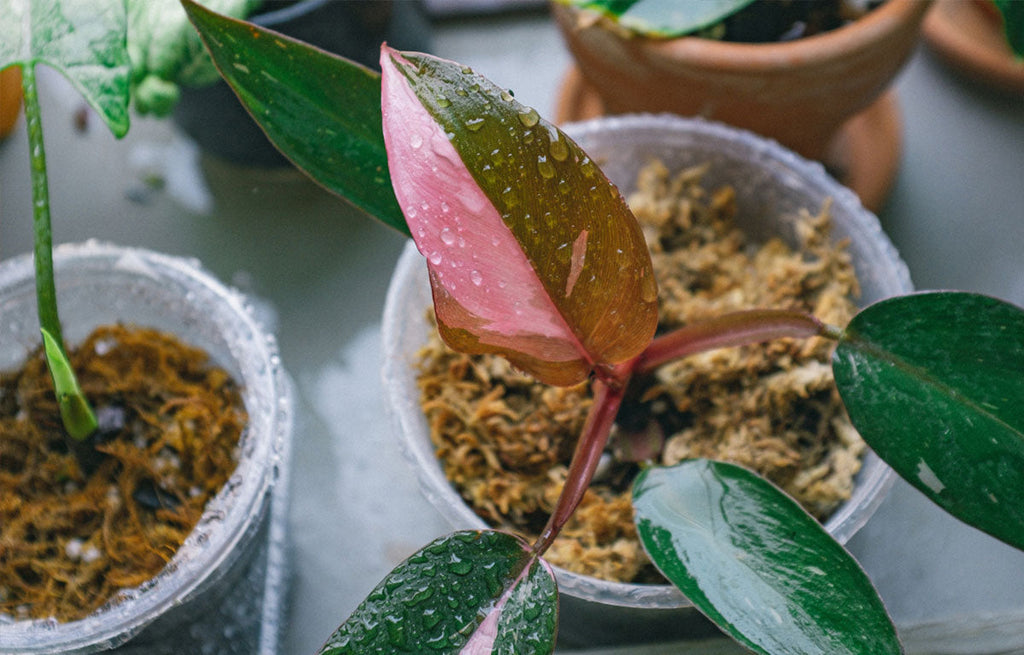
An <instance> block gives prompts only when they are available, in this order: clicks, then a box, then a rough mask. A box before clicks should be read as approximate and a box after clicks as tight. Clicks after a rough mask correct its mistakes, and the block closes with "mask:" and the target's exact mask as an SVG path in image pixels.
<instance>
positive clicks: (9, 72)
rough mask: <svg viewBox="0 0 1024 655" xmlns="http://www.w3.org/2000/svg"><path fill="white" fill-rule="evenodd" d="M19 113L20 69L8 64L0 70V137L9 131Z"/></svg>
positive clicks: (16, 120)
mask: <svg viewBox="0 0 1024 655" xmlns="http://www.w3.org/2000/svg"><path fill="white" fill-rule="evenodd" d="M20 113H21V69H20V68H18V67H17V66H8V67H7V68H5V69H4V70H2V71H0V139H2V138H4V137H5V136H7V135H8V134H10V133H11V130H13V129H14V124H15V123H17V122H18V114H20Z"/></svg>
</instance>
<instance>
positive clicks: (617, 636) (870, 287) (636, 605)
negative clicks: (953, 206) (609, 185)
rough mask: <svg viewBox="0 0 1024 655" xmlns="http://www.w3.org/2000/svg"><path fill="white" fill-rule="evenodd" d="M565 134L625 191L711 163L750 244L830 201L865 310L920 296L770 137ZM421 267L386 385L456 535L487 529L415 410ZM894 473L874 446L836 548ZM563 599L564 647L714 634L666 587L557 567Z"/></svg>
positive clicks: (434, 498) (846, 197)
mask: <svg viewBox="0 0 1024 655" xmlns="http://www.w3.org/2000/svg"><path fill="white" fill-rule="evenodd" d="M563 129H564V130H565V132H567V133H568V134H569V136H570V137H572V138H573V139H574V140H575V141H576V142H577V143H579V145H580V146H582V147H583V149H584V150H585V151H586V152H587V153H588V154H589V155H590V157H591V159H593V160H594V161H595V162H597V163H598V164H599V165H600V166H601V168H602V170H603V171H604V172H605V174H606V175H607V176H608V177H609V179H611V181H612V182H614V183H615V184H617V185H618V186H619V187H620V189H621V190H622V191H623V192H624V194H625V195H628V194H629V192H631V191H632V190H633V189H634V188H635V181H636V175H637V172H638V171H639V169H640V168H641V167H643V166H644V165H645V164H647V163H649V162H650V161H651V160H653V159H660V160H661V161H663V162H664V163H665V164H666V166H667V167H668V168H669V170H680V169H682V168H684V167H687V166H692V165H697V164H702V163H710V170H709V171H708V173H707V175H706V176H705V177H704V182H705V184H706V185H707V186H708V187H712V188H713V187H715V186H717V185H720V184H724V183H728V184H730V185H732V186H733V188H734V189H735V190H736V201H737V205H738V212H737V216H738V219H739V225H740V227H742V228H743V229H744V230H746V231H747V233H748V234H749V235H751V236H752V237H753V238H754V239H764V238H766V237H768V236H771V235H781V236H783V238H785V239H787V240H788V241H789V242H790V243H791V245H794V246H795V245H796V239H795V235H794V234H793V221H792V219H793V217H795V216H796V215H797V213H798V212H799V211H800V210H801V209H807V210H810V211H817V210H818V209H819V208H820V207H821V206H822V204H823V203H824V202H825V200H826V199H829V198H830V199H831V200H832V207H831V215H832V220H833V237H834V238H835V239H843V238H847V237H848V238H849V239H850V246H849V249H850V253H851V255H852V257H853V261H854V266H855V268H856V271H857V274H858V276H859V279H860V282H861V291H862V296H861V298H860V304H862V305H866V304H869V303H871V302H874V301H877V300H880V299H882V298H886V297H889V296H893V295H898V294H902V293H907V292H910V291H912V290H913V285H912V284H911V281H910V275H909V273H908V271H907V267H906V265H905V264H904V263H903V262H902V260H901V259H900V257H899V255H898V253H897V252H896V250H895V248H894V247H893V246H892V244H891V243H890V241H889V239H888V237H886V235H885V234H884V233H883V232H882V229H881V226H880V225H879V222H878V219H877V218H876V217H875V216H874V215H873V214H871V213H870V212H868V211H867V210H866V209H864V208H863V206H862V205H861V203H860V200H858V198H857V197H856V196H855V195H854V194H853V193H852V192H851V191H850V190H848V189H846V188H844V187H842V186H840V185H839V183H837V182H836V181H835V180H834V179H833V178H831V177H830V176H829V175H828V174H827V173H826V172H825V169H824V168H823V167H822V166H821V165H820V164H818V163H816V162H811V161H808V160H806V159H804V158H803V157H800V156H799V155H796V154H794V153H793V152H792V151H789V150H787V149H785V148H783V147H781V146H780V145H778V144H777V143H776V142H774V141H769V140H767V139H765V138H762V137H759V136H756V135H754V134H753V133H750V132H746V131H743V130H739V129H736V128H732V127H728V126H726V125H723V124H719V123H714V122H710V121H705V120H700V119H690V118H680V117H676V116H669V115H648V114H634V115H625V116H620V117H611V118H601V119H595V120H592V121H586V122H581V123H574V124H569V125H567V126H564V127H563ZM430 303H431V298H430V289H429V285H428V282H427V274H426V265H425V263H424V261H423V259H422V257H421V256H420V254H419V253H418V252H417V251H416V249H415V247H414V245H413V244H412V243H411V242H410V243H409V244H408V246H407V247H406V250H405V252H404V253H403V254H402V257H401V259H400V260H399V262H398V265H397V267H396V269H395V273H394V276H393V278H392V281H391V286H390V289H389V291H388V298H387V304H386V306H385V310H384V318H383V348H384V355H385V363H384V385H385V393H386V395H387V400H388V402H389V406H390V409H391V411H392V414H393V418H394V420H395V423H396V426H397V428H396V429H397V431H398V433H399V436H400V438H401V440H402V444H403V447H404V450H405V453H406V454H407V456H408V457H409V459H410V460H411V461H412V464H413V466H414V467H415V469H416V471H417V474H418V475H419V479H420V482H421V485H422V487H423V489H424V492H425V494H426V496H427V497H428V498H429V499H430V501H431V502H432V503H433V504H434V505H435V506H436V507H437V508H438V510H440V512H441V513H442V514H443V515H444V516H445V517H446V518H447V519H448V520H449V521H450V522H451V524H452V526H453V527H454V528H484V527H486V524H485V523H484V521H483V520H482V519H481V518H480V517H479V516H477V515H476V514H475V513H474V512H473V510H472V509H471V508H470V507H469V506H468V505H467V504H466V503H465V502H464V501H463V500H462V498H461V497H460V496H459V494H458V492H457V491H456V490H455V489H454V488H453V487H452V486H451V484H450V483H449V482H448V480H447V479H446V477H445V474H444V472H443V470H442V469H441V465H440V463H439V462H438V460H437V457H436V456H435V454H434V448H433V445H432V444H431V442H430V437H429V432H428V428H427V423H426V419H425V418H424V415H423V412H422V410H421V409H420V404H419V392H418V390H417V388H416V381H415V371H414V368H413V365H414V362H415V357H416V353H417V351H418V350H419V349H420V348H421V347H422V346H423V345H424V343H425V342H426V338H427V334H428V333H427V330H428V329H430V328H429V326H428V325H427V323H426V321H425V320H424V311H425V309H426V308H427V307H429V306H430ZM893 476H894V474H893V472H892V470H891V469H890V468H889V467H888V466H887V465H886V464H885V463H884V462H883V461H882V460H881V459H879V458H878V456H877V455H875V454H874V453H873V452H870V451H868V452H867V454H866V455H865V458H864V462H863V467H862V469H861V471H860V473H859V474H858V475H857V478H856V481H855V489H854V492H853V495H852V497H851V498H850V500H849V501H847V502H846V503H844V504H843V505H842V506H841V507H840V508H839V509H838V510H837V511H836V512H835V513H834V514H833V515H832V516H831V518H829V520H828V521H827V523H826V524H825V527H826V529H827V530H828V531H829V532H830V533H831V534H832V535H833V537H835V538H836V539H837V540H838V541H839V542H840V543H846V541H847V540H849V538H850V537H851V536H852V535H853V534H854V533H855V532H857V530H858V529H860V527H861V526H863V525H864V523H865V522H866V521H867V520H868V518H869V517H870V516H871V514H872V513H873V512H874V511H875V509H876V508H877V507H878V505H879V504H880V503H881V501H882V500H883V498H884V497H885V494H886V492H887V491H888V489H889V487H890V486H891V484H892V482H893V480H894V477H893ZM556 571H557V573H556V575H557V578H558V584H559V590H560V593H561V611H560V628H559V630H560V632H559V643H560V644H562V645H609V644H620V643H638V642H656V641H664V640H667V639H675V638H687V637H690V638H696V637H702V636H707V635H710V634H715V633H716V629H715V628H714V627H713V626H712V625H711V624H710V623H709V622H708V621H707V620H706V619H704V618H703V617H702V616H701V615H700V614H699V612H698V611H697V610H696V609H695V608H694V607H693V605H692V604H691V603H690V602H689V601H688V600H687V599H686V598H685V597H683V595H682V594H681V593H680V592H679V591H678V590H677V589H676V588H675V587H673V586H671V585H649V584H623V583H613V582H605V581H603V580H598V579H596V578H593V577H589V576H583V575H579V574H576V573H571V572H568V571H565V570H561V569H556Z"/></svg>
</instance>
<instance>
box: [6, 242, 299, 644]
mask: <svg viewBox="0 0 1024 655" xmlns="http://www.w3.org/2000/svg"><path fill="white" fill-rule="evenodd" d="M55 271H56V283H57V295H58V303H59V307H60V313H61V319H62V325H63V328H64V332H65V338H66V340H67V341H68V342H69V343H72V344H74V343H76V342H78V341H80V340H82V339H83V338H85V336H86V335H87V334H88V333H89V332H90V331H91V330H92V329H93V328H95V327H96V326H98V325H102V324H110V323H117V322H121V323H130V324H136V325H140V326H146V327H154V328H157V329H160V330H163V331H166V332H171V333H174V334H175V335H177V336H178V337H179V338H180V339H182V340H183V341H185V342H186V343H189V344H191V345H193V346H197V347H200V348H203V349H205V350H206V351H207V352H208V353H209V354H210V355H211V357H212V358H213V360H214V361H215V362H216V363H217V364H218V365H219V366H221V367H223V368H225V369H226V370H227V371H228V372H229V373H231V374H232V375H233V376H234V377H235V379H236V380H237V381H238V382H239V385H240V387H241V389H242V396H243V399H244V402H245V407H246V410H247V411H248V414H249V422H248V425H247V427H246V429H245V431H244V433H243V435H242V441H241V443H240V446H239V449H238V452H239V462H238V466H237V469H236V471H235V472H234V474H233V475H232V476H231V478H230V479H229V480H228V482H227V484H226V485H225V486H224V488H223V489H221V491H220V492H219V493H218V494H217V495H216V496H215V497H214V498H213V499H211V501H210V502H209V503H208V505H207V507H206V510H205V512H204V513H203V515H202V517H201V518H200V520H199V523H198V524H197V526H196V528H195V529H194V530H193V532H192V533H191V534H190V535H189V537H188V538H187V540H186V541H185V543H184V545H183V546H182V547H181V548H180V549H179V550H178V552H177V553H176V554H175V555H174V557H173V558H172V559H171V561H170V562H169V563H168V565H167V566H166V567H165V568H164V570H163V571H162V572H161V573H160V574H158V575H157V576H156V577H154V578H153V579H152V580H150V581H149V582H147V583H146V584H144V585H142V586H141V587H139V588H136V589H131V590H126V591H124V592H123V593H122V594H121V596H120V597H119V598H117V599H116V600H115V602H111V603H108V604H107V606H105V607H103V608H101V609H99V610H97V611H96V612H94V613H92V614H90V615H89V616H87V617H85V618H83V619H80V620H77V621H70V622H65V623H61V622H57V621H55V620H16V619H13V618H12V617H10V616H5V615H0V653H18V654H19V655H25V654H28V653H62V654H70V653H93V652H98V651H105V650H108V649H116V652H118V653H139V654H141V653H146V654H147V655H154V654H155V655H160V654H163V653H167V654H171V653H216V654H217V655H224V654H233V653H238V654H239V655H241V654H243V653H245V654H252V653H259V654H260V655H273V654H274V653H276V652H277V644H278V626H279V625H280V612H281V608H282V601H283V595H284V586H285V580H286V575H285V570H284V567H285V565H286V563H285V558H284V554H283V551H284V541H285V540H284V524H283V522H284V519H285V510H286V505H287V495H286V493H287V483H286V481H287V470H288V463H289V454H290V445H291V439H292V429H293V428H292V419H293V401H292V388H291V382H290V380H289V378H288V376H287V374H286V372H285V371H284V369H283V368H282V367H281V363H280V359H279V357H278V354H277V345H276V342H275V340H274V339H273V337H271V336H270V335H268V334H266V333H265V332H264V330H263V328H262V327H261V326H260V325H259V324H258V323H257V321H256V320H255V319H254V317H253V313H252V311H251V310H250V307H249V306H248V304H247V302H246V300H245V299H244V298H243V297H242V296H241V295H240V294H239V293H237V292H235V291H233V290H231V289H228V288H226V287H225V286H223V285H222V284H221V283H219V282H218V281H217V280H216V279H214V278H213V277H212V276H211V275H209V274H208V273H206V272H205V271H203V270H202V269H201V268H200V267H199V266H198V264H197V262H194V261H191V260H186V259H182V258H177V257H170V256H166V255H161V254H157V253H154V252H150V251H147V250H142V249H137V248H121V247H117V246H111V245H106V244H99V243H95V242H88V243H84V244H76V245H67V246H61V247H58V248H57V249H56V252H55ZM34 284H35V282H34V278H33V264H32V259H31V257H30V256H28V255H23V256H20V257H16V258H13V259H11V260H8V261H6V262H3V263H2V264H0V326H2V327H0V370H13V369H16V368H18V367H19V366H20V365H21V363H22V362H23V361H24V359H25V357H26V355H27V354H28V353H29V351H31V350H32V349H34V348H36V347H37V346H38V345H39V342H40V337H39V322H38V318H37V313H36V297H35V286H34Z"/></svg>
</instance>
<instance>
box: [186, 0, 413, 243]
mask: <svg viewBox="0 0 1024 655" xmlns="http://www.w3.org/2000/svg"><path fill="white" fill-rule="evenodd" d="M184 4H185V8H186V10H187V11H188V14H189V17H190V19H191V20H192V22H193V24H194V25H195V26H196V29H197V30H199V33H200V34H201V35H202V37H203V41H204V42H205V44H206V47H207V48H208V49H209V50H210V53H211V54H212V56H213V60H214V63H215V64H216V65H217V68H218V69H219V70H220V72H221V75H222V76H223V77H224V79H225V80H227V82H228V84H229V85H230V86H231V88H232V89H234V91H235V93H236V94H237V95H238V97H239V99H240V100H241V102H242V104H243V105H244V106H245V107H246V109H248V111H249V112H250V113H251V114H252V116H253V118H254V119H255V120H256V122H257V123H258V124H259V125H260V127H261V128H263V130H264V132H266V134H267V136H268V137H269V138H270V140H271V141H272V142H273V143H274V145H275V146H276V147H277V148H278V149H279V150H280V151H281V152H282V153H283V154H284V155H285V156H286V157H288V158H289V159H290V160H291V161H292V162H293V163H294V164H295V165H296V166H298V167H299V168H300V169H301V170H302V171H303V172H305V173H306V174H307V175H309V176H310V177H311V178H312V179H313V180H315V181H316V182H318V183H319V184H321V185H323V186H324V187H325V188H327V189H329V190H330V191H333V192H334V193H337V194H338V195H340V196H342V197H344V198H346V199H347V200H349V201H350V202H351V203H352V204H354V205H356V206H357V207H359V208H360V209H362V210H364V211H366V212H367V213H369V214H370V215H372V216H374V217H376V218H378V219H379V220H381V221H382V222H384V223H385V224H387V225H389V226H391V227H393V228H395V229H396V230H398V231H400V232H402V233H404V234H406V235H408V234H409V229H408V227H407V226H406V224H405V218H404V217H403V216H402V212H401V210H400V209H399V207H398V201H397V200H395V194H394V191H393V190H392V188H391V177H390V175H389V174H388V164H387V152H386V151H385V149H384V136H383V133H382V131H381V108H380V75H379V74H378V73H375V72H373V71H371V70H370V69H368V68H366V67H365V66H362V65H360V64H358V63H355V62H353V61H350V60H348V59H345V58H343V57H339V56H336V55H333V54H330V53H327V52H324V51H323V50H320V49H318V48H315V47H313V46H310V45H308V44H305V43H302V42H300V41H296V40H294V39H290V38H288V37H285V36H282V35H279V34H276V33H274V32H272V31H270V30H266V29H264V28H261V27H257V26H255V25H251V24H249V23H246V22H243V21H239V20H235V19H231V18H227V17H225V16H221V15H218V14H215V13H213V12H211V11H209V10H206V9H204V8H203V7H201V6H199V5H197V4H195V3H193V2H191V1H189V0H186V1H185V2H184Z"/></svg>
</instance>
